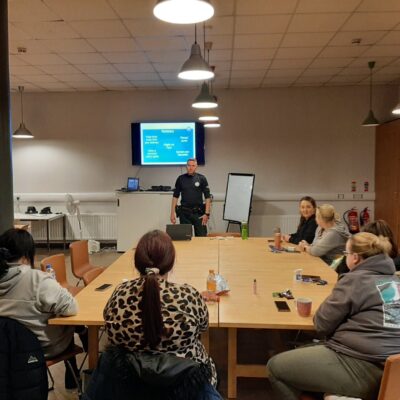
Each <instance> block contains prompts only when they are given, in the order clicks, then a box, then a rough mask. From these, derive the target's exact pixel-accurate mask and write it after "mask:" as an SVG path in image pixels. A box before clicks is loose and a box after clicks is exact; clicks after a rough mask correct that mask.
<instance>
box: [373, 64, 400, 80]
mask: <svg viewBox="0 0 400 400" xmlns="http://www.w3.org/2000/svg"><path fill="white" fill-rule="evenodd" d="M387 74H392V75H395V74H397V75H398V76H399V78H400V65H394V66H391V65H390V66H388V67H383V68H382V69H380V70H379V71H377V72H376V75H377V76H378V75H387Z"/></svg>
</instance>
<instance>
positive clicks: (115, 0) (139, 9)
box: [108, 0, 155, 18]
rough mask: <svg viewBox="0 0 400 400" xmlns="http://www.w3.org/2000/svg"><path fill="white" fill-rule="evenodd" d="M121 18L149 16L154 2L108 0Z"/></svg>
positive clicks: (143, 0) (145, 0)
mask: <svg viewBox="0 0 400 400" xmlns="http://www.w3.org/2000/svg"><path fill="white" fill-rule="evenodd" d="M108 2H109V3H110V5H111V6H112V8H113V9H114V10H115V11H116V12H117V14H118V15H119V16H120V17H121V18H149V17H152V16H153V8H154V5H155V3H154V2H153V1H149V0H135V1H132V0H108Z"/></svg>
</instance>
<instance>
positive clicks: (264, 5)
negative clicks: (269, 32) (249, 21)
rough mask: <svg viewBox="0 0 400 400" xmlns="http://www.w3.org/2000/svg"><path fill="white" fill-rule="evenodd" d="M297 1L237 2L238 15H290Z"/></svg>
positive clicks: (259, 0)
mask: <svg viewBox="0 0 400 400" xmlns="http://www.w3.org/2000/svg"><path fill="white" fill-rule="evenodd" d="M296 3H297V0H279V1H276V0H237V4H236V12H237V15H261V14H290V13H292V12H293V11H294V9H295V7H296Z"/></svg>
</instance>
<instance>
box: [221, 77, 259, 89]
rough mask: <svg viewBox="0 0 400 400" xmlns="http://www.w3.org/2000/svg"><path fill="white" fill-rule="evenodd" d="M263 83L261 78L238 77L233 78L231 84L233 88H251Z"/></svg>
mask: <svg viewBox="0 0 400 400" xmlns="http://www.w3.org/2000/svg"><path fill="white" fill-rule="evenodd" d="M260 85H261V80H260V79H256V78H236V79H231V80H230V83H229V86H230V87H231V88H235V87H236V88H241V87H246V88H251V87H259V86H260Z"/></svg>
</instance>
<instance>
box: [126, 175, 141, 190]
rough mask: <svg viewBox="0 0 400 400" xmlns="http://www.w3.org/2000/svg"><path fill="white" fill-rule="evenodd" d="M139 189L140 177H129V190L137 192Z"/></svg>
mask: <svg viewBox="0 0 400 400" xmlns="http://www.w3.org/2000/svg"><path fill="white" fill-rule="evenodd" d="M138 190H139V178H128V183H127V184H126V191H127V192H137V191H138Z"/></svg>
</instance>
